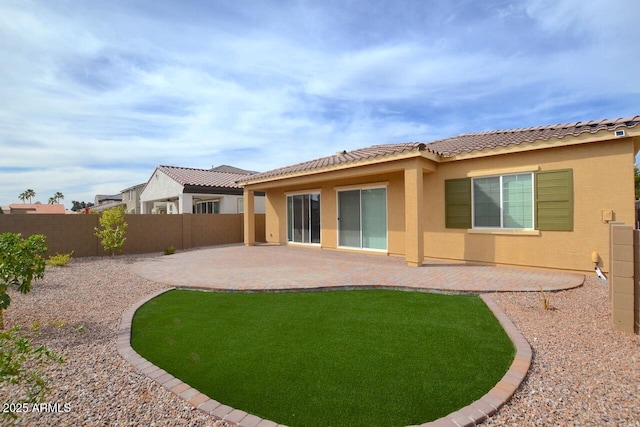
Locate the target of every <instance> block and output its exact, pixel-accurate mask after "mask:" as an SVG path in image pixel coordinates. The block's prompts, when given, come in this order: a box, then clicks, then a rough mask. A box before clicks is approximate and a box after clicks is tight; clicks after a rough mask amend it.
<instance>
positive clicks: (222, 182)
mask: <svg viewBox="0 0 640 427" xmlns="http://www.w3.org/2000/svg"><path fill="white" fill-rule="evenodd" d="M158 170H160V171H162V172H164V173H165V174H167V175H168V176H169V177H170V178H172V179H173V180H175V181H176V182H177V183H178V184H181V185H194V186H202V187H216V188H234V189H238V188H240V187H239V186H238V184H236V182H237V181H239V180H241V179H246V178H247V177H248V176H250V175H251V173H250V172H249V171H246V173H244V172H243V173H232V172H226V171H224V169H223V170H216V168H214V169H194V168H184V167H178V166H166V165H160V166H158ZM236 170H238V171H241V169H236Z"/></svg>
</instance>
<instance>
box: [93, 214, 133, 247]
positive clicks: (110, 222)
mask: <svg viewBox="0 0 640 427" xmlns="http://www.w3.org/2000/svg"><path fill="white" fill-rule="evenodd" d="M98 221H99V222H100V226H101V228H98V227H95V228H94V230H95V236H96V237H97V238H98V239H100V243H101V244H102V247H103V248H104V250H105V251H106V252H111V255H112V256H113V255H114V254H115V252H116V251H117V250H118V251H121V250H122V246H124V242H125V240H127V238H126V237H125V236H124V235H125V233H126V231H127V223H126V222H124V208H123V207H122V206H120V207H117V208H111V209H107V210H106V211H104V212H102V214H101V215H100V219H99V220H98Z"/></svg>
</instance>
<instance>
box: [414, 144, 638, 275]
mask: <svg viewBox="0 0 640 427" xmlns="http://www.w3.org/2000/svg"><path fill="white" fill-rule="evenodd" d="M633 164H634V147H633V143H632V141H631V139H624V140H614V141H607V142H599V143H591V144H583V145H576V146H572V147H566V148H552V149H545V150H537V151H530V152H526V153H514V154H507V155H502V156H494V157H485V158H480V159H471V160H465V161H456V162H449V163H443V164H440V165H439V167H438V170H437V172H436V173H434V174H426V175H425V186H424V188H425V204H426V208H425V212H424V224H425V238H424V253H425V257H432V258H444V259H454V260H466V261H478V262H486V263H496V264H508V265H519V266H535V267H545V268H554V269H566V270H579V271H592V270H593V264H592V263H591V254H592V252H593V251H597V252H598V253H599V254H600V258H601V263H600V266H601V268H603V270H604V271H609V265H608V264H609V227H608V225H607V223H605V222H603V221H602V210H605V209H612V210H613V211H614V212H615V220H616V221H622V222H625V223H628V224H633V223H634V221H635V220H634V218H635V213H634V198H635V196H634V194H635V193H634V180H633V173H634V172H633ZM531 165H534V166H535V165H537V166H539V167H540V170H553V169H567V168H570V169H573V181H574V185H573V192H574V230H573V231H571V232H568V231H541V232H540V234H539V235H537V236H516V235H490V234H471V233H469V232H468V231H467V230H456V229H446V228H445V225H444V180H445V179H452V178H463V177H466V176H467V173H469V172H470V171H475V170H484V169H503V168H511V167H513V168H516V167H520V166H523V167H524V166H531Z"/></svg>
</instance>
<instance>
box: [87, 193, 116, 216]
mask: <svg viewBox="0 0 640 427" xmlns="http://www.w3.org/2000/svg"><path fill="white" fill-rule="evenodd" d="M118 206H123V203H122V194H113V195H105V194H98V195H96V196H95V197H94V198H93V206H91V210H92V211H96V212H102V211H106V210H107V209H111V208H117V207H118Z"/></svg>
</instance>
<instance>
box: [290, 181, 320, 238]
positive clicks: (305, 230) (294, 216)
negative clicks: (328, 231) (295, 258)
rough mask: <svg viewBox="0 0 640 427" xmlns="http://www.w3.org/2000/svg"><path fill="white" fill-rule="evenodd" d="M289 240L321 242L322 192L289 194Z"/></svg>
mask: <svg viewBox="0 0 640 427" xmlns="http://www.w3.org/2000/svg"><path fill="white" fill-rule="evenodd" d="M287 240H288V241H289V242H295V243H313V244H320V194H317V193H312V194H296V195H292V196H287Z"/></svg>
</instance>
